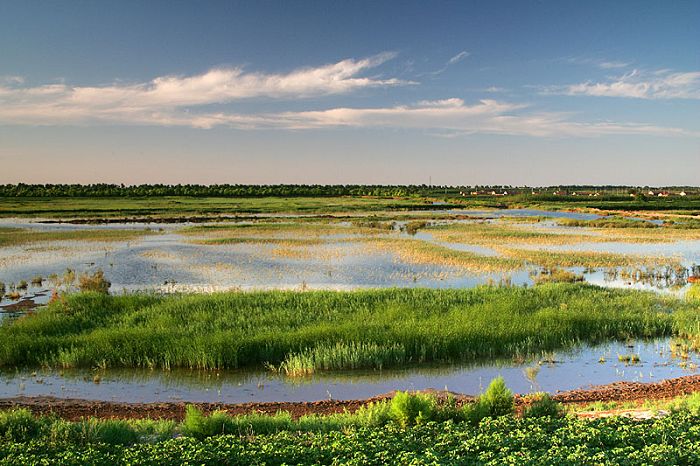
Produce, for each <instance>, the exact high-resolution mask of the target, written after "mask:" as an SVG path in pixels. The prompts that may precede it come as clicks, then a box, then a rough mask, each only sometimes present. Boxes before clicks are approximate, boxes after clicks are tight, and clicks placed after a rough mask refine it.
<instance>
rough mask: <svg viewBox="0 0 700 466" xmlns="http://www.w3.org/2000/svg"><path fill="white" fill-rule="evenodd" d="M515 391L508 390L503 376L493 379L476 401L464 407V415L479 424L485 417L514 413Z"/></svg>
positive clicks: (469, 420) (473, 422) (468, 419)
mask: <svg viewBox="0 0 700 466" xmlns="http://www.w3.org/2000/svg"><path fill="white" fill-rule="evenodd" d="M513 410H514V403H513V392H511V391H510V390H508V387H506V382H505V380H503V377H501V376H498V377H496V378H495V379H493V380H492V381H491V383H490V384H489V386H488V388H487V389H486V391H485V392H484V394H483V395H481V396H480V397H479V398H478V399H477V400H476V401H475V402H474V403H472V404H470V405H466V406H465V407H464V417H465V418H466V420H467V421H468V422H470V423H472V424H478V423H479V421H481V420H482V419H484V418H485V417H491V418H495V417H499V416H506V415H509V414H513Z"/></svg>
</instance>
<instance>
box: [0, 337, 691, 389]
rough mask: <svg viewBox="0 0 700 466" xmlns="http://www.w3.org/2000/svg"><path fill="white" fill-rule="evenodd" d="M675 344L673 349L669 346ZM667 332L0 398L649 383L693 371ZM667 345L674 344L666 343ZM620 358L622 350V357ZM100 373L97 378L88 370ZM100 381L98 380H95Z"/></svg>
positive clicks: (172, 375) (47, 377) (162, 374)
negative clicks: (449, 361) (493, 354)
mask: <svg viewBox="0 0 700 466" xmlns="http://www.w3.org/2000/svg"><path fill="white" fill-rule="evenodd" d="M674 348H675V349H674ZM677 348H679V347H677V346H676V344H675V342H673V341H672V340H670V339H659V340H651V341H634V342H613V343H608V344H604V345H600V346H585V347H580V348H578V349H576V350H572V351H561V352H555V353H550V354H543V355H539V356H537V357H533V358H524V359H520V360H517V361H514V360H496V361H493V360H491V361H480V362H478V363H474V364H470V365H463V366H441V367H420V368H415V367H414V368H406V369H404V370H392V371H387V370H384V371H356V372H352V373H326V374H316V375H314V376H312V377H308V378H301V379H290V378H286V377H284V376H282V375H279V374H275V373H272V372H264V371H218V372H215V371H209V372H203V371H189V370H174V371H151V370H107V371H92V370H64V371H55V370H46V369H44V370H38V371H18V372H10V373H7V372H5V373H0V397H12V396H19V395H24V396H55V397H60V398H81V399H90V400H113V401H124V402H159V401H210V402H225V403H241V402H247V401H313V400H321V399H328V398H333V399H362V398H368V397H372V396H376V395H380V394H383V393H387V392H390V391H392V390H423V389H429V388H432V389H437V390H444V389H446V390H450V391H455V392H460V393H466V394H478V393H480V392H481V391H482V390H483V389H484V388H485V387H486V386H487V385H488V383H489V382H490V381H491V380H492V379H493V378H494V377H496V376H498V375H502V376H503V377H504V378H505V380H506V383H507V384H508V386H509V387H510V388H511V389H512V390H514V391H515V392H518V393H527V392H530V391H536V390H544V391H548V392H552V393H554V392H556V391H557V390H570V389H575V388H585V387H588V386H591V385H600V384H608V383H612V382H616V381H623V380H626V381H642V382H653V381H659V380H664V379H668V378H674V377H680V376H682V375H689V374H693V373H695V371H696V370H697V365H696V364H697V356H696V354H695V353H692V352H687V351H686V352H685V353H683V352H682V351H681V350H678V349H677ZM672 349H673V350H672ZM632 356H635V357H636V358H638V360H639V361H638V362H636V363H631V362H627V363H626V362H624V359H625V358H626V357H627V358H629V361H632V360H634V359H635V358H632ZM96 374H99V378H96V377H95V375H96ZM96 381H97V382H99V383H96Z"/></svg>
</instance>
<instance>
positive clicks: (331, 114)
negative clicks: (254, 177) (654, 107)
mask: <svg viewBox="0 0 700 466" xmlns="http://www.w3.org/2000/svg"><path fill="white" fill-rule="evenodd" d="M526 108H527V106H526V105H522V104H511V103H505V102H498V101H496V100H482V101H480V102H479V103H476V104H474V105H466V104H465V103H464V101H462V100H461V99H455V98H453V99H445V100H439V101H423V102H419V103H418V104H416V105H413V106H396V107H385V108H334V109H328V110H320V111H308V112H296V113H284V114H280V115H277V116H276V117H275V118H277V121H276V123H275V124H279V125H282V126H284V127H288V128H294V129H308V128H324V127H361V128H377V127H384V128H386V127H389V128H405V129H428V130H438V131H442V132H448V133H453V134H468V133H485V134H508V135H521V136H536V137H567V136H570V137H593V136H603V135H612V134H648V135H657V136H678V135H687V134H688V133H687V132H686V131H684V130H683V129H679V128H664V127H659V126H654V125H645V124H634V123H615V122H597V123H582V122H575V121H570V120H568V119H567V115H565V114H559V113H552V112H540V113H534V112H530V113H527V112H523V110H525V109H526Z"/></svg>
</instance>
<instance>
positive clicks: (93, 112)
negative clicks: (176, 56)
mask: <svg viewBox="0 0 700 466" xmlns="http://www.w3.org/2000/svg"><path fill="white" fill-rule="evenodd" d="M394 56H395V54H393V53H383V54H380V55H376V56H373V57H369V58H365V59H361V60H353V59H347V60H342V61H340V62H337V63H333V64H329V65H324V66H320V67H316V68H302V69H298V70H295V71H292V72H290V73H287V74H265V73H255V72H246V71H244V70H243V69H242V68H226V69H223V68H219V69H212V70H209V71H207V72H206V73H204V74H200V75H195V76H162V77H158V78H155V79H153V80H152V81H150V82H147V83H137V84H130V85H123V84H113V85H109V86H100V87H89V86H69V85H66V84H49V85H44V86H38V87H18V86H12V87H9V86H7V85H4V86H3V85H0V121H3V122H6V123H38V124H51V123H61V122H81V121H83V122H89V121H90V120H94V119H98V120H102V119H104V120H109V121H114V120H122V119H125V118H132V117H136V116H139V117H141V118H139V119H142V118H143V117H144V116H148V115H157V114H162V113H169V112H173V111H174V110H176V109H177V108H181V107H189V106H198V105H207V104H222V103H229V102H233V101H237V100H241V99H250V98H281V99H299V98H305V97H313V96H323V95H331V94H344V93H349V92H352V91H355V90H359V89H365V88H375V87H387V86H397V85H402V84H408V83H407V82H406V81H401V80H398V79H395V78H389V79H381V78H377V77H365V76H362V73H364V72H366V71H367V70H369V69H372V68H375V67H377V66H379V65H381V64H382V63H384V62H386V61H387V60H390V59H392V58H393V57H394ZM14 83H15V84H21V81H17V80H15V81H14Z"/></svg>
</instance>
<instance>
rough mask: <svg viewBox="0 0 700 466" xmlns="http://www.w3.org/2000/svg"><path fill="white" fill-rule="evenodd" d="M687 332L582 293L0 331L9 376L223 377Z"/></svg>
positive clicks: (286, 295) (637, 302)
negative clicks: (27, 370) (16, 371)
mask: <svg viewBox="0 0 700 466" xmlns="http://www.w3.org/2000/svg"><path fill="white" fill-rule="evenodd" d="M682 332H685V333H687V334H695V335H700V315H698V312H697V303H696V302H694V301H686V300H680V299H676V298H672V297H664V296H659V295H656V294H653V293H646V292H640V291H629V290H609V289H602V288H598V287H594V286H589V285H583V284H547V285H540V286H537V287H534V288H531V289H525V288H516V287H510V288H506V287H504V288H499V287H480V288H475V289H469V290H428V289H389V290H371V291H354V292H330V291H314V292H284V291H266V292H252V293H243V292H229V293H218V294H211V295H180V296H165V297H163V296H155V295H139V294H136V295H124V296H105V295H100V294H95V293H86V294H75V295H69V296H65V297H63V298H61V299H59V300H57V301H55V302H53V303H51V304H50V305H49V306H48V307H47V308H45V309H43V310H41V311H39V312H36V313H34V314H33V315H28V316H25V317H23V318H20V319H18V320H16V321H15V322H14V323H12V324H5V325H2V326H0V367H19V366H39V365H46V366H53V367H56V366H62V367H115V366H120V367H151V368H154V367H159V368H166V369H167V368H174V367H187V368H198V369H214V368H237V367H244V366H262V365H265V364H272V365H275V366H279V365H280V364H283V363H285V362H287V363H288V364H289V366H290V368H292V367H294V368H296V367H300V368H302V372H303V371H304V370H306V369H304V368H307V367H312V368H313V370H323V369H324V367H327V368H331V369H341V368H343V369H344V368H352V367H389V366H392V365H403V364H417V363H425V362H456V361H467V360H473V359H476V358H482V357H499V356H502V357H512V356H516V355H528V354H533V353H536V352H540V351H547V350H554V349H558V348H562V347H567V346H571V345H574V344H577V343H581V342H588V343H595V342H600V341H604V340H608V339H626V338H643V337H656V336H662V335H670V334H673V333H682ZM336 342H343V343H342V345H341V344H337V343H336ZM294 361H299V362H298V363H297V362H294ZM292 372H294V371H292Z"/></svg>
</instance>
